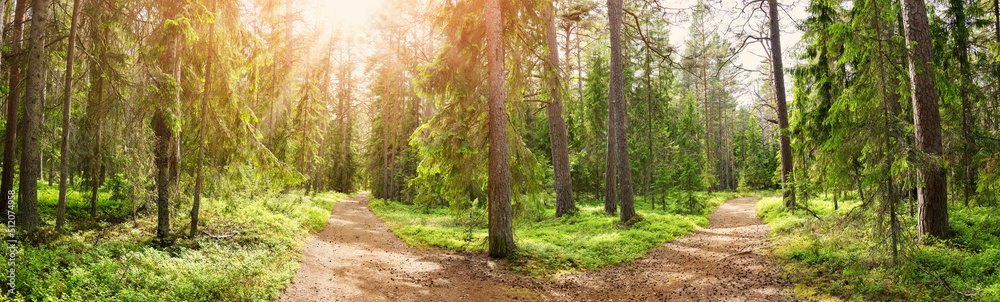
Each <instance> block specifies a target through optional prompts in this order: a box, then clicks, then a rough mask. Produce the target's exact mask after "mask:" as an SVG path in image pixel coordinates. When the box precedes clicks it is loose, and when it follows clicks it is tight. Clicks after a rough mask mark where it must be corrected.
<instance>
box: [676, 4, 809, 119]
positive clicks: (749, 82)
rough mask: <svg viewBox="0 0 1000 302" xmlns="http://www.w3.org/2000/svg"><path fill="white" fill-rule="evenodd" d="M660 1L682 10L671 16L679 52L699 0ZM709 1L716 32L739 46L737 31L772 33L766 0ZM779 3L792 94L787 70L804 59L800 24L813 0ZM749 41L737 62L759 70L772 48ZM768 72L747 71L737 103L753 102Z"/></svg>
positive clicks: (743, 66)
mask: <svg viewBox="0 0 1000 302" xmlns="http://www.w3.org/2000/svg"><path fill="white" fill-rule="evenodd" d="M660 2H661V5H663V6H664V7H667V8H670V9H675V10H672V11H674V12H680V13H678V14H675V16H672V17H671V18H670V21H671V22H670V27H669V31H670V44H671V45H673V46H674V47H676V48H677V50H678V52H679V53H684V49H685V45H684V40H686V39H687V38H688V36H689V35H690V33H689V28H690V27H691V13H692V12H693V11H694V9H693V7H694V6H695V4H697V3H698V1H697V0H671V1H663V0H661V1H660ZM706 3H708V4H709V5H710V6H711V7H712V8H713V11H714V15H713V18H712V19H711V20H709V21H708V22H709V28H715V29H716V32H718V33H719V34H720V35H721V36H722V37H723V38H725V39H727V40H729V41H730V42H731V43H732V45H733V46H738V45H740V44H741V43H742V39H738V38H737V34H739V33H741V32H742V33H745V34H749V35H753V36H757V37H768V36H769V34H768V32H767V30H768V28H767V25H766V24H767V23H766V22H767V2H766V1H764V2H757V3H755V4H753V5H746V4H745V3H746V1H744V0H735V1H734V0H706ZM778 4H779V11H780V13H781V15H780V16H779V20H780V22H781V49H782V58H783V59H784V60H783V63H784V67H785V70H786V75H785V89H786V94H787V95H788V97H789V98H791V88H792V81H791V76H789V75H788V74H787V70H788V69H789V68H790V67H794V66H795V65H797V64H799V62H800V61H799V60H796V59H795V56H796V54H797V53H798V52H799V51H800V49H802V48H803V45H799V42H800V41H801V40H802V31H801V30H799V29H798V24H800V23H801V22H802V21H804V20H805V19H806V18H807V17H808V16H809V14H808V13H806V6H807V5H808V4H809V2H808V0H795V1H788V0H779V1H778ZM749 43H750V45H747V47H746V48H744V49H743V51H742V52H740V53H739V54H738V55H737V57H736V59H735V60H733V63H734V64H736V65H737V66H741V67H742V68H744V69H749V70H757V69H759V68H760V67H761V66H762V65H763V64H764V62H765V61H766V60H767V56H768V52H769V50H768V49H767V48H765V47H764V45H768V44H763V43H759V42H755V40H750V41H749ZM765 76H766V74H759V73H749V74H747V75H745V77H744V79H743V81H742V82H741V83H739V85H740V86H742V89H740V90H741V91H740V92H738V93H737V94H736V95H735V96H734V97H736V100H737V103H738V104H740V105H741V106H749V105H750V104H752V103H753V99H754V97H755V96H754V94H753V92H754V91H757V90H758V89H759V88H760V86H759V85H761V83H762V82H761V81H759V80H758V79H759V78H762V77H765Z"/></svg>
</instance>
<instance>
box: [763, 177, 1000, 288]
mask: <svg viewBox="0 0 1000 302" xmlns="http://www.w3.org/2000/svg"><path fill="white" fill-rule="evenodd" d="M860 204H861V202H860V201H858V200H856V199H849V200H846V201H841V203H840V209H838V210H834V209H833V206H832V205H833V202H832V200H831V199H830V198H817V199H813V200H810V201H809V202H808V207H809V209H811V210H813V211H814V212H816V214H817V216H819V217H820V218H822V220H819V219H817V218H816V217H813V216H812V215H811V214H809V213H806V212H805V211H801V210H799V211H796V212H795V213H791V212H789V211H787V210H785V208H784V204H783V202H782V201H781V198H780V197H770V198H764V199H761V200H760V201H758V202H757V212H758V213H759V214H760V215H761V216H762V217H763V218H764V221H765V222H766V223H768V224H769V225H770V226H771V236H772V237H773V238H772V240H773V241H774V242H776V244H778V245H777V247H776V248H775V255H776V257H778V259H779V260H780V261H781V262H783V263H784V266H785V271H786V272H787V274H788V277H790V278H791V279H792V281H793V282H795V283H797V286H796V291H797V293H798V294H799V295H800V296H801V297H804V298H808V299H818V298H819V297H821V296H823V295H834V296H838V297H841V298H844V299H848V300H854V301H963V300H974V301H1000V215H998V214H1000V213H998V212H997V210H996V209H992V208H981V207H969V208H967V207H963V206H954V205H953V206H951V208H950V209H949V214H950V220H949V221H950V225H951V230H952V231H953V232H954V236H953V237H952V238H951V239H949V240H946V241H941V242H933V243H928V244H924V245H920V244H916V243H915V242H916V240H915V239H914V237H915V236H914V235H915V232H916V220H915V218H914V217H913V211H912V209H913V206H912V205H911V204H909V202H905V203H904V204H902V205H901V206H900V208H901V209H900V210H899V214H898V217H899V219H900V232H899V234H900V235H899V245H898V246H899V256H898V257H897V259H896V260H895V261H894V260H893V257H892V244H891V237H890V236H889V234H890V232H888V230H889V228H888V226H887V225H888V224H887V223H879V221H885V219H880V218H879V217H878V216H877V215H876V214H874V213H872V212H873V211H872V210H870V209H869V210H863V209H860V208H857V209H855V207H858V206H859V205H860ZM852 211H853V213H854V214H859V216H854V215H851V216H848V215H847V214H848V213H852ZM847 217H854V218H847ZM883 218H884V217H883ZM813 294H817V295H813Z"/></svg>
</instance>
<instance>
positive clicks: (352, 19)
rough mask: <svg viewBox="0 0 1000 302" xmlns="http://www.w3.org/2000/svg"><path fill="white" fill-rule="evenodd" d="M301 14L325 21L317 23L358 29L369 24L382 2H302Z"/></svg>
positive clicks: (343, 0) (332, 0)
mask: <svg viewBox="0 0 1000 302" xmlns="http://www.w3.org/2000/svg"><path fill="white" fill-rule="evenodd" d="M303 2H304V3H302V7H301V9H302V12H303V16H304V17H306V18H316V19H317V20H325V21H322V22H319V23H325V24H337V26H340V27H347V28H360V27H364V26H366V25H367V24H368V22H370V20H371V17H372V14H374V13H375V11H376V10H378V9H379V8H381V7H382V2H384V0H303Z"/></svg>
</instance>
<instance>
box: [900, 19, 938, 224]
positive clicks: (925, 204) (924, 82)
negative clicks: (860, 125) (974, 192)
mask: <svg viewBox="0 0 1000 302" xmlns="http://www.w3.org/2000/svg"><path fill="white" fill-rule="evenodd" d="M902 8H903V22H904V27H903V30H904V33H905V36H906V44H907V45H914V46H913V49H911V52H910V53H911V56H910V60H909V61H910V64H909V70H910V79H911V80H910V88H911V91H912V92H913V125H914V128H915V131H914V132H915V134H916V139H917V148H918V149H920V151H921V152H923V153H924V154H925V158H924V159H923V160H922V161H923V162H922V163H920V171H919V172H918V173H917V174H918V177H919V178H920V180H921V183H922V186H920V187H918V189H917V203H918V205H917V216H918V217H917V236H918V237H921V238H922V237H923V236H925V235H929V236H932V237H937V238H940V239H945V238H947V237H948V235H949V234H948V233H949V232H948V196H947V184H948V183H947V180H946V179H945V171H944V169H942V168H941V167H940V166H939V165H938V164H937V158H938V156H940V155H941V113H940V111H939V110H938V95H937V89H935V87H934V81H933V78H932V72H933V68H934V54H933V53H932V52H931V37H930V30H929V27H928V24H927V9H926V7H925V6H924V1H923V0H903V1H902Z"/></svg>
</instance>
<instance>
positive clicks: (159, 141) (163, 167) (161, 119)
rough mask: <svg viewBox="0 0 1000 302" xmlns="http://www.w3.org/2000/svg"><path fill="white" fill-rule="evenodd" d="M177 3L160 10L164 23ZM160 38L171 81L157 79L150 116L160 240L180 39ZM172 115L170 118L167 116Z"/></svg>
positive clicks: (166, 216) (164, 231)
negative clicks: (156, 99) (157, 90)
mask: <svg viewBox="0 0 1000 302" xmlns="http://www.w3.org/2000/svg"><path fill="white" fill-rule="evenodd" d="M179 5H183V2H181V3H171V4H170V6H169V7H165V8H164V16H163V17H164V20H174V19H176V18H177V16H178V14H179V13H180V11H181V10H182V8H181V7H180V6H179ZM166 30H167V33H166V35H167V36H166V37H164V42H163V44H164V45H163V46H164V53H163V54H162V55H161V57H160V62H159V63H160V68H161V69H162V70H163V71H169V72H170V73H169V74H170V75H171V76H172V77H173V79H174V81H173V83H172V84H170V85H167V84H166V83H163V82H167V81H165V80H161V87H160V89H161V96H160V104H158V106H157V108H156V112H155V113H154V115H153V121H152V124H153V125H152V126H153V133H154V134H156V144H155V148H156V150H155V157H156V160H155V161H156V169H157V172H156V173H157V174H156V209H157V212H156V236H157V237H159V238H160V239H163V238H165V237H167V236H168V235H170V187H171V185H172V183H173V181H174V179H175V178H174V177H173V171H174V170H176V168H174V167H172V166H173V165H174V161H175V160H176V157H175V156H176V155H175V152H176V150H177V149H176V148H175V147H174V144H176V142H175V140H176V139H178V138H176V137H175V136H176V134H177V132H175V130H174V129H173V123H172V122H171V120H172V119H175V118H177V114H179V112H174V113H171V112H170V109H169V108H170V105H171V101H173V102H174V103H176V102H178V100H179V99H180V64H179V63H180V58H179V52H180V51H179V48H180V45H179V44H180V39H179V38H180V37H179V29H177V28H167V29H166ZM171 85H172V86H171ZM171 115H172V116H171Z"/></svg>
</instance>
